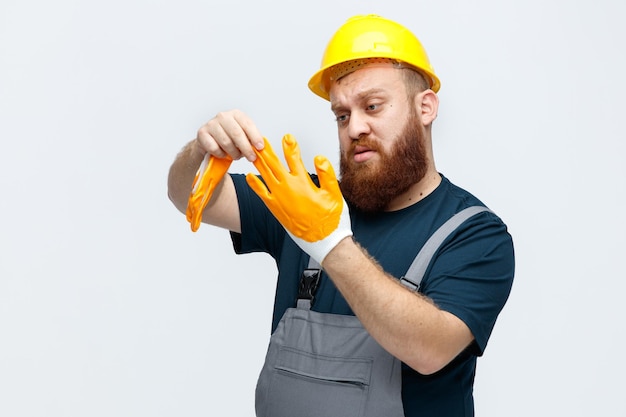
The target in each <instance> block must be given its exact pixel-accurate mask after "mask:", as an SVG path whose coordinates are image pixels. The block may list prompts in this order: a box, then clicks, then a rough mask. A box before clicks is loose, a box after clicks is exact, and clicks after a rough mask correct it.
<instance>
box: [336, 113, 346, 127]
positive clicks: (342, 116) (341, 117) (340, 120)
mask: <svg viewBox="0 0 626 417" xmlns="http://www.w3.org/2000/svg"><path fill="white" fill-rule="evenodd" d="M335 121H336V122H337V124H338V125H342V124H345V123H346V122H347V121H348V115H347V114H338V115H337V116H336V117H335Z"/></svg>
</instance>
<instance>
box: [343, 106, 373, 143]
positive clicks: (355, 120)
mask: <svg viewBox="0 0 626 417" xmlns="http://www.w3.org/2000/svg"><path fill="white" fill-rule="evenodd" d="M369 133H370V126H369V123H368V122H367V117H365V115H364V114H361V113H360V112H352V113H351V114H350V120H349V121H348V136H349V137H350V139H352V140H359V139H360V138H361V136H364V135H368V134H369Z"/></svg>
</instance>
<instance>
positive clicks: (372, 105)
mask: <svg viewBox="0 0 626 417" xmlns="http://www.w3.org/2000/svg"><path fill="white" fill-rule="evenodd" d="M381 107H382V105H381V104H380V103H369V104H368V105H367V107H366V109H367V111H368V112H374V111H377V110H380V108H381Z"/></svg>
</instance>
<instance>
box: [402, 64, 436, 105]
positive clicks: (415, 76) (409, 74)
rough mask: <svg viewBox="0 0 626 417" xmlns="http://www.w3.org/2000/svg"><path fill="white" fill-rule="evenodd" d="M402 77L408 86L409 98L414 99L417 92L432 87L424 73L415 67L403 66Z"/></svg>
mask: <svg viewBox="0 0 626 417" xmlns="http://www.w3.org/2000/svg"><path fill="white" fill-rule="evenodd" d="M402 79H403V80H404V85H405V86H406V94H407V98H408V99H409V100H412V99H413V98H414V97H415V95H416V94H419V93H421V92H422V91H424V90H428V89H429V88H430V84H429V83H428V82H427V81H426V78H425V77H424V75H423V74H422V73H421V72H419V71H416V70H414V69H413V68H407V67H403V68H402Z"/></svg>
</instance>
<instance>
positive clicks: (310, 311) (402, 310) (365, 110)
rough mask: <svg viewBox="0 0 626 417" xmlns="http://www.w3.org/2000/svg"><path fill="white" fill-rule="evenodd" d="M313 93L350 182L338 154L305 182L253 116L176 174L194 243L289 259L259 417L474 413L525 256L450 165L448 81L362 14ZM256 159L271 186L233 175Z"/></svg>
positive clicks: (235, 122)
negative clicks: (325, 109)
mask: <svg viewBox="0 0 626 417" xmlns="http://www.w3.org/2000/svg"><path fill="white" fill-rule="evenodd" d="M308 85H309V88H310V89H311V91H313V93H315V94H317V95H318V96H320V97H322V98H323V99H325V100H328V101H329V102H330V106H331V110H332V111H333V113H334V115H335V117H336V122H337V130H338V138H339V148H340V172H339V176H338V177H339V180H338V179H337V175H336V174H335V172H334V169H333V167H332V165H331V164H330V162H329V161H328V159H326V158H325V157H323V156H318V157H316V158H315V161H314V162H315V169H316V173H315V174H310V173H308V172H306V170H305V168H304V165H303V163H302V160H301V158H300V151H299V147H298V143H297V141H296V138H294V137H293V136H291V135H288V134H287V135H285V137H284V138H283V141H282V151H283V154H284V158H285V160H286V162H287V166H284V165H283V164H282V163H281V162H280V159H279V158H278V156H277V155H276V153H275V152H274V150H273V149H272V146H271V144H270V142H269V141H267V140H265V139H264V137H263V135H262V134H261V132H260V131H259V130H258V128H257V127H256V125H255V124H254V122H253V121H252V120H250V118H249V117H248V116H247V115H246V114H244V113H243V112H241V111H239V110H230V111H226V112H222V113H219V114H218V115H217V116H215V117H214V118H213V119H211V120H209V121H208V122H207V123H206V124H205V125H203V126H202V127H201V128H200V129H199V131H198V133H197V137H196V138H195V139H194V140H192V141H191V142H189V143H188V144H187V145H186V146H185V147H184V148H183V150H182V151H181V152H180V153H179V154H178V156H177V157H176V159H175V161H174V163H173V164H172V166H171V168H170V173H169V197H170V199H171V200H172V202H173V203H174V205H175V206H176V207H177V208H178V209H179V210H180V211H181V212H183V213H186V214H187V219H188V220H189V221H190V222H191V223H192V228H193V230H196V229H197V228H198V226H199V222H200V220H201V221H203V222H205V223H208V224H212V225H215V226H218V227H222V228H225V229H228V230H230V231H231V232H232V233H231V237H232V241H233V243H234V247H235V251H236V252H237V253H250V252H266V253H268V254H269V255H271V256H272V257H273V258H274V259H275V260H276V264H277V266H278V283H277V290H276V298H275V304H274V318H273V322H272V335H271V338H270V343H269V348H268V352H267V357H266V362H265V364H264V366H263V369H262V371H261V375H260V376H259V380H258V383H257V388H256V413H257V415H258V416H272V417H281V416H289V417H293V416H298V417H302V416H376V417H380V416H385V417H393V416H407V417H409V416H420V417H425V416H446V417H453V416H472V415H474V402H473V394H472V392H473V383H474V375H475V371H476V359H477V357H479V356H481V355H482V354H483V352H484V350H485V347H486V345H487V341H488V339H489V336H490V334H491V332H492V329H493V327H494V324H495V322H496V318H497V317H498V314H499V313H500V311H501V310H502V308H503V306H504V305H505V302H506V300H507V298H508V296H509V293H510V290H511V286H512V282H513V275H514V251H513V243H512V238H511V236H510V234H509V233H508V231H507V227H506V225H505V224H504V223H503V222H502V220H501V219H500V218H499V217H498V216H497V215H496V214H494V213H493V212H492V211H490V210H488V209H487V208H486V206H485V204H483V203H482V202H481V201H480V200H479V199H478V198H477V197H475V196H474V195H472V194H470V193H469V192H467V191H465V190H463V189H461V188H460V187H458V186H456V185H454V184H453V183H452V182H451V181H450V180H449V179H448V178H446V177H445V176H444V175H443V174H441V173H439V172H438V171H437V169H436V167H435V161H434V157H433V147H432V125H433V122H434V120H435V119H436V117H437V110H438V106H439V99H438V96H437V92H438V90H439V88H440V80H439V78H438V77H437V75H436V74H435V71H434V70H433V68H432V66H431V64H430V62H429V59H428V56H427V55H426V52H425V51H424V49H423V47H422V45H421V43H420V42H419V40H418V39H417V38H416V37H415V36H414V35H413V34H412V33H411V32H410V31H409V30H408V29H407V28H405V27H404V26H402V25H400V24H398V23H396V22H394V21H391V20H389V19H386V18H383V17H380V16H376V15H359V16H354V17H352V18H350V19H348V20H347V21H346V22H345V24H344V25H342V26H341V27H340V28H339V29H338V30H337V32H336V33H335V34H334V36H333V37H332V38H331V39H330V41H329V43H328V45H327V48H326V51H325V53H324V55H323V58H322V65H321V68H320V69H319V70H318V71H317V72H315V74H314V75H313V76H312V77H311V79H310V81H309V84H308ZM241 158H246V159H247V160H249V161H250V162H251V163H252V164H251V165H250V170H251V171H253V170H256V171H258V173H259V174H260V175H253V174H252V173H248V174H247V175H243V174H235V173H229V174H226V172H227V171H228V169H229V166H230V162H231V160H237V159H241ZM253 165H254V166H253ZM199 167H200V168H199ZM207 256H210V254H209V255H207ZM233 278H235V277H233ZM239 279H241V278H239ZM233 296H234V297H235V296H236V295H233ZM237 308H245V306H238V307H237Z"/></svg>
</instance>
